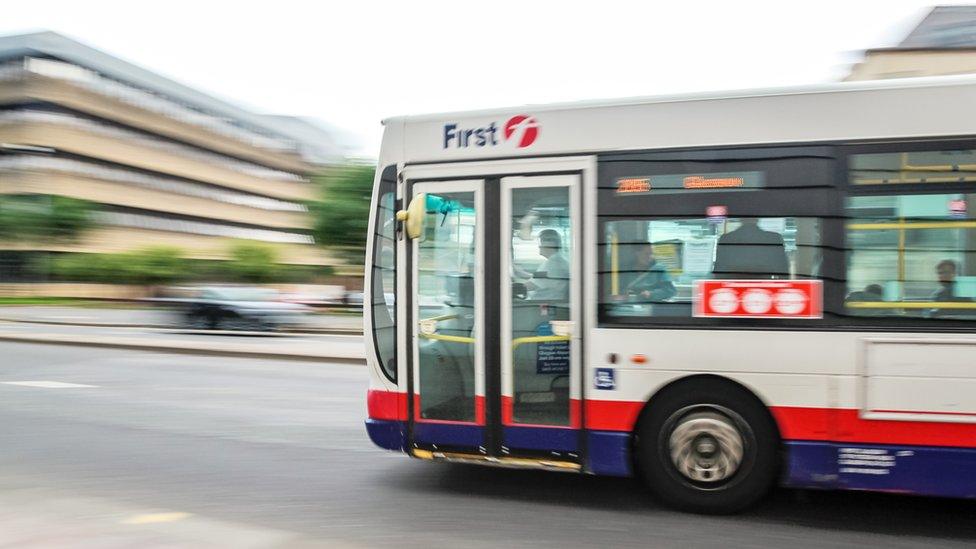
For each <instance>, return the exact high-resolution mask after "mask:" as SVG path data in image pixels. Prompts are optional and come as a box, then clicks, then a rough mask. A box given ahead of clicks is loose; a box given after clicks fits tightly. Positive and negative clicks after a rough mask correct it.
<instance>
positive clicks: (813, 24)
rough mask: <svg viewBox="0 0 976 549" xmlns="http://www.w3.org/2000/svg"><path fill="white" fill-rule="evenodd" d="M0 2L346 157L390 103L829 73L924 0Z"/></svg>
mask: <svg viewBox="0 0 976 549" xmlns="http://www.w3.org/2000/svg"><path fill="white" fill-rule="evenodd" d="M0 1H2V4H3V5H2V7H0V35H5V34H17V33H21V32H28V31H37V30H53V31H56V32H60V33H62V34H66V35H68V36H70V37H72V38H74V39H76V40H79V41H82V42H84V43H86V44H88V45H90V46H93V47H95V48H98V49H101V50H103V51H105V52H107V53H110V54H112V55H115V56H117V57H121V58H123V59H125V60H127V61H130V62H132V63H135V64H137V65H140V66H142V67H144V68H146V69H149V70H152V71H155V72H157V73H160V74H162V75H164V76H167V77H169V78H172V79H174V80H177V81H179V82H181V83H183V84H187V85H189V86H193V87H195V88H198V89H200V90H202V91H204V92H207V93H210V94H212V95H215V96H217V97H220V98H222V99H225V100H229V101H231V102H233V103H236V104H238V105H241V106H243V107H245V108H250V109H253V110H255V111H257V112H264V113H274V114H288V115H299V116H310V117H313V118H316V119H318V120H321V121H324V122H326V123H328V124H330V125H331V126H335V127H337V128H341V129H342V130H343V135H344V136H345V138H346V139H347V141H348V142H349V143H350V145H351V147H352V148H353V150H354V151H355V153H354V154H356V155H357V156H363V157H375V156H376V155H377V154H378V150H379V143H380V137H381V135H382V126H381V124H380V121H381V120H382V119H383V118H385V117H389V116H395V115H403V114H421V113H430V112H441V111H456V110H469V109H482V108H490V107H503V106H513V105H523V104H533V103H550V102H558V101H575V100H582V99H600V98H612V97H633V96H642V95H657V94H671V93H682V92H699V91H710V90H723V89H741V88H753V87H767V86H789V85H803V84H811V83H818V82H828V81H833V80H839V79H840V78H842V77H843V76H844V75H845V74H846V73H847V71H848V70H849V67H850V66H851V64H853V63H855V62H857V61H858V59H859V56H860V52H861V51H863V50H864V49H866V48H874V47H883V46H892V45H895V44H896V43H897V42H898V41H899V40H900V39H901V38H902V37H903V36H904V35H905V34H906V33H907V32H908V31H909V30H911V28H912V27H913V26H914V25H915V24H916V23H917V22H918V21H919V20H921V18H922V17H923V16H924V15H925V13H927V11H928V7H929V6H930V5H931V3H930V2H925V1H917V0H881V1H876V0H846V1H835V0H818V1H816V2H796V1H788V0H787V1H783V0H780V1H772V2H770V1H758V0H756V1H749V0H736V1H725V2H705V1H702V2H695V1H675V2H670V3H669V2H661V1H653V2H652V1H644V2H639V1H634V2H626V1H617V0H600V1H599V2H571V1H562V2H549V1H542V0H536V1H533V0H516V1H510V0H491V1H485V0H483V1H481V2H463V1H459V0H455V1H424V0H410V1H399V2H397V1H389V2H387V1H378V0H376V1H371V0H358V1H355V2H340V1H336V2H328V1H298V0H295V1H293V0H275V1H273V2H269V1H266V0H265V1H260V2H251V1H250V0H235V1H222V0H195V1H185V0H167V1H165V2H134V1H132V0H128V1H124V2H120V1H107V0H106V1H99V0H86V1H84V2H79V1H71V0H67V1H55V0H31V1H29V2H22V1H15V0H0ZM942 3H943V4H952V3H960V4H962V3H965V2H951V1H950V2H942ZM970 3H973V2H970Z"/></svg>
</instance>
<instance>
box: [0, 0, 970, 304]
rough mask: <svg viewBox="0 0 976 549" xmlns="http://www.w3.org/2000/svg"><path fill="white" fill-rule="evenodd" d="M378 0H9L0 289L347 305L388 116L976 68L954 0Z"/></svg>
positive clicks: (123, 298) (34, 295)
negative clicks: (496, 0) (938, 1)
mask: <svg viewBox="0 0 976 549" xmlns="http://www.w3.org/2000/svg"><path fill="white" fill-rule="evenodd" d="M746 4H749V3H746ZM380 6H382V9H375V8H376V6H374V7H367V6H365V4H364V6H363V7H350V6H345V7H334V8H333V7H328V6H318V7H313V6H307V5H304V4H302V3H298V2H282V3H277V4H275V6H274V8H271V7H268V6H262V7H254V6H248V5H241V4H219V3H217V4H208V5H206V6H202V7H201V6H196V5H192V9H191V4H188V3H182V2H171V3H167V4H166V5H165V6H159V7H156V8H154V13H153V14H152V15H151V16H150V15H148V14H144V13H140V12H137V11H133V10H136V9H139V8H135V7H133V6H130V5H128V4H125V3H115V2H101V3H100V2H91V3H85V4H84V5H80V4H72V3H68V2H34V3H30V4H29V5H28V4H23V3H18V4H8V5H5V6H4V7H3V9H2V13H3V17H2V18H0V303H4V304H8V305H12V304H71V305H74V304H79V301H78V300H81V301H83V302H87V301H88V300H92V299H97V300H103V301H111V302H114V303H130V304H131V303H141V304H142V305H145V304H146V303H147V302H145V301H141V302H140V300H145V299H157V300H158V299H160V298H163V299H187V298H194V297H195V296H199V294H200V293H201V291H202V289H203V288H206V287H211V286H214V285H218V286H223V285H226V284H235V285H248V286H254V285H261V286H263V287H266V288H269V289H273V290H274V291H275V292H276V293H265V294H261V295H263V296H264V297H266V298H268V299H272V300H284V301H293V302H298V303H304V304H305V305H309V306H315V307H321V306H334V307H339V308H348V307H351V308H355V307H356V306H357V305H358V303H359V302H360V300H361V294H360V293H359V292H360V291H361V289H362V273H363V269H362V263H363V245H364V242H365V228H366V216H367V212H368V196H369V187H370V183H371V180H372V175H373V171H372V170H373V167H372V163H373V161H374V159H373V156H374V155H375V154H376V152H377V150H378V138H379V132H380V129H381V127H380V124H379V120H380V119H381V118H382V117H383V116H387V115H392V114H402V113H409V112H422V111H432V110H441V111H443V110H453V109H465V108H478V107H486V106H495V105H499V104H506V103H510V104H517V103H524V102H526V101H531V102H538V101H554V100H571V99H579V98H588V97H599V96H626V95H649V94H654V93H666V92H667V93H670V92H676V91H700V90H705V89H716V88H731V87H743V86H751V87H754V86H771V85H787V84H799V83H809V82H814V81H826V80H838V79H843V80H865V79H879V78H900V77H911V76H924V75H936V74H957V73H966V72H973V71H976V7H972V6H966V5H952V6H940V7H936V8H934V9H932V8H928V7H926V6H924V3H921V2H912V1H889V2H858V3H846V4H845V3H832V2H823V3H817V4H808V5H802V6H800V5H791V6H789V7H784V6H780V5H779V4H776V3H753V4H752V5H748V6H747V5H739V4H736V6H735V7H734V8H730V7H729V6H727V5H724V4H721V3H712V4H708V6H707V9H706V10H704V12H705V13H709V14H710V16H709V17H707V18H702V17H701V13H702V12H701V11H698V12H695V13H693V11H694V10H691V9H690V8H682V7H679V6H662V7H648V6H643V5H640V4H630V3H611V4H610V5H608V6H607V7H606V9H601V10H600V11H599V12H598V13H588V12H583V11H577V10H568V11H566V13H562V15H560V16H559V17H555V16H554V15H553V14H552V13H551V10H553V9H556V6H555V5H546V4H540V5H536V6H529V7H525V6H517V7H516V6H515V5H510V6H504V5H499V6H494V7H492V8H491V9H487V10H485V11H484V13H480V12H479V14H478V16H477V17H464V16H463V15H464V14H462V13H460V12H459V11H458V9H457V8H456V7H455V6H454V5H453V4H450V3H446V4H445V3H425V4H422V5H419V6H411V7H409V8H407V7H404V6H402V5H399V4H394V3H387V4H380ZM560 10H561V11H563V9H562V8H560ZM624 15H626V17H624ZM584 21H585V27H584V26H583V25H584ZM675 21H677V22H681V24H677V25H676V24H673V23H674V22H675ZM574 28H575V29H577V30H578V29H581V28H585V29H586V32H583V33H582V35H583V36H585V37H586V38H583V39H582V40H572V41H570V40H566V39H565V37H566V35H567V33H574V34H576V35H579V34H580V33H578V32H577V31H576V30H573V29H574ZM15 29H27V30H26V31H25V32H15ZM554 46H555V47H554ZM129 60H131V61H129ZM635 60H639V62H637V63H635V62H634V61H635ZM594 67H600V68H601V69H600V71H599V73H600V74H602V75H607V76H604V77H602V78H597V79H593V78H592V77H591V76H592V74H593V70H594ZM164 74H166V76H164ZM611 75H612V76H611ZM208 90H213V91H208ZM248 103H250V104H253V105H255V106H251V107H248V106H244V105H246V104H248ZM254 295H257V294H254Z"/></svg>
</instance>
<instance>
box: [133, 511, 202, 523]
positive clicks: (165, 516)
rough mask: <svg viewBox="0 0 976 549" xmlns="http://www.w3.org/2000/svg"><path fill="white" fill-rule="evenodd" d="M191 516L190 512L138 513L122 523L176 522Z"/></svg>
mask: <svg viewBox="0 0 976 549" xmlns="http://www.w3.org/2000/svg"><path fill="white" fill-rule="evenodd" d="M189 516H191V515H190V513H181V512H179V511H177V512H173V513H150V514H146V515H136V516H134V517H129V518H127V519H125V520H123V521H122V524H156V523H160V522H175V521H177V520H183V519H185V518H187V517H189Z"/></svg>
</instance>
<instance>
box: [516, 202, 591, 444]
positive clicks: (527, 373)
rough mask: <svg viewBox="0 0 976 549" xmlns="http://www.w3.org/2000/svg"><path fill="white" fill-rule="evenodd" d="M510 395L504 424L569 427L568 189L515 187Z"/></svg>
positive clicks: (571, 242) (571, 253)
mask: <svg viewBox="0 0 976 549" xmlns="http://www.w3.org/2000/svg"><path fill="white" fill-rule="evenodd" d="M511 193H512V194H511V204H512V211H511V215H512V219H511V227H512V235H511V239H510V242H508V243H507V244H508V253H509V254H510V256H509V265H511V269H510V271H511V272H510V273H509V276H510V278H511V280H510V282H509V283H510V284H511V285H512V292H511V295H512V298H511V303H510V309H509V313H508V314H510V315H511V317H510V319H511V323H510V325H511V330H512V331H511V334H510V335H511V341H512V346H511V349H510V350H509V352H511V353H512V395H511V399H512V400H511V407H510V408H509V409H506V410H505V414H506V416H509V415H510V417H506V418H505V419H506V420H507V421H506V423H520V424H535V425H559V426H565V425H569V421H570V413H569V409H570V403H569V399H570V396H569V395H570V363H571V355H570V344H571V343H570V337H569V336H570V334H571V333H572V332H571V323H570V320H571V318H572V315H571V303H570V295H571V291H570V289H571V285H572V277H573V276H574V275H573V272H572V270H573V269H572V265H573V249H572V245H573V239H572V226H571V223H570V206H569V188H567V187H536V188H513V189H511Z"/></svg>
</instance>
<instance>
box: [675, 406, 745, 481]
mask: <svg viewBox="0 0 976 549" xmlns="http://www.w3.org/2000/svg"><path fill="white" fill-rule="evenodd" d="M668 447H669V450H670V455H671V462H672V463H673V464H674V467H675V468H676V469H677V470H678V472H679V473H681V474H682V475H683V476H684V477H686V478H687V479H688V480H691V481H694V482H700V483H706V484H712V483H718V482H721V481H724V480H727V479H728V478H730V477H731V476H732V475H734V474H735V472H736V471H738V469H739V465H741V463H742V457H743V455H744V453H745V452H744V445H743V437H742V434H741V433H740V432H739V429H738V428H737V427H736V424H735V422H734V421H732V419H731V418H729V417H728V416H726V415H724V414H721V413H719V412H715V411H699V412H694V411H693V412H691V413H687V414H685V415H684V416H682V417H681V418H680V419H678V421H677V422H676V425H675V427H674V430H673V431H672V432H671V437H670V439H669V444H668Z"/></svg>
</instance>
